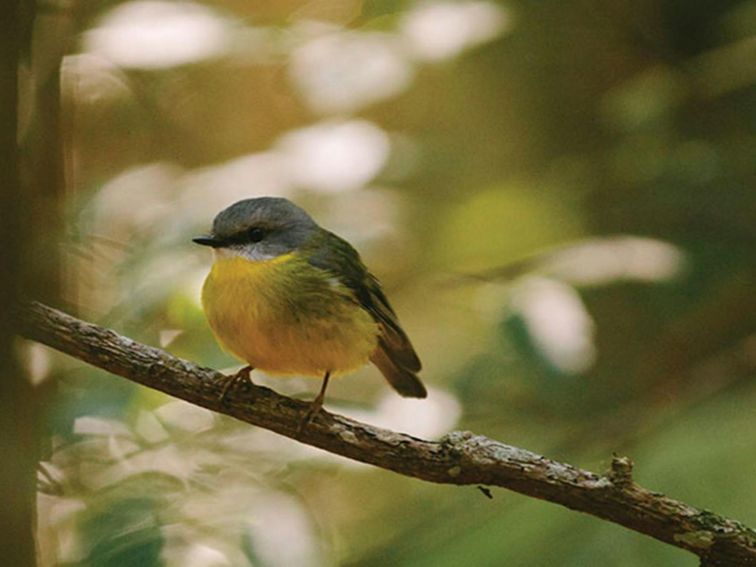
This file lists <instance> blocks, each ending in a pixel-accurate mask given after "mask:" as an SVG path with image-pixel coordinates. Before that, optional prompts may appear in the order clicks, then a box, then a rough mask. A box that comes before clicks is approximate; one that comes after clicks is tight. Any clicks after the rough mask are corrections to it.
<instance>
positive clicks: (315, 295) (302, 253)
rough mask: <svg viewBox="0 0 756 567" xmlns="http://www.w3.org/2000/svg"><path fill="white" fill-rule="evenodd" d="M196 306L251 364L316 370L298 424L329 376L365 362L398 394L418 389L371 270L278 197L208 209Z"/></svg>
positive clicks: (413, 361) (414, 360)
mask: <svg viewBox="0 0 756 567" xmlns="http://www.w3.org/2000/svg"><path fill="white" fill-rule="evenodd" d="M193 241H194V242H195V243H197V244H200V245H203V246H209V247H211V248H212V249H213V253H214V254H213V256H214V262H213V264H212V267H211V269H210V273H209V274H208V276H207V278H206V279H205V282H204V284H203V287H202V307H203V310H204V312H205V315H206V318H207V321H208V323H209V326H210V328H211V330H212V332H213V335H214V336H215V339H216V340H217V342H218V343H219V345H220V346H221V347H222V348H223V349H224V350H225V351H227V352H228V353H230V354H231V355H232V356H234V357H235V358H237V359H239V360H240V361H242V362H244V363H246V365H247V366H245V367H244V368H242V369H241V370H240V371H239V372H238V373H236V374H234V375H231V376H228V377H227V380H226V384H225V385H224V388H223V391H222V394H221V401H224V400H225V397H226V394H227V393H228V390H229V388H230V387H232V386H233V385H234V384H237V383H239V382H240V381H246V380H250V373H251V372H252V370H255V369H259V370H262V371H264V372H265V373H266V374H270V375H274V376H275V375H279V376H287V375H288V376H291V375H300V376H312V377H318V378H321V379H322V383H321V388H320V392H319V393H318V395H317V397H316V398H315V399H314V400H313V401H312V403H311V405H310V409H309V411H308V412H307V414H306V416H305V420H304V421H303V425H305V424H306V423H308V422H309V421H310V420H311V419H312V418H313V416H314V415H316V414H317V413H318V412H319V411H320V410H321V408H322V406H323V401H324V399H325V393H326V389H327V387H328V383H329V379H330V378H331V377H333V376H338V375H344V374H348V373H350V372H352V371H355V370H357V369H358V368H360V367H362V366H364V365H366V364H367V363H368V362H371V363H372V364H374V365H375V366H376V367H377V368H378V370H380V372H381V373H382V374H383V376H384V377H385V379H386V380H387V381H388V383H389V384H390V385H391V386H392V387H393V388H394V390H396V391H397V392H398V393H399V394H400V395H401V396H404V397H409V398H425V397H426V396H427V390H426V388H425V386H424V385H423V383H422V382H421V380H420V378H419V377H418V375H417V374H418V372H419V371H420V370H421V366H422V365H421V362H420V358H419V357H418V355H417V353H416V351H415V349H414V347H413V346H412V343H411V342H410V339H409V337H408V336H407V334H406V333H405V331H404V330H403V329H402V326H401V325H400V323H399V319H398V317H397V315H396V312H395V311H394V309H393V308H392V307H391V304H390V303H389V300H388V298H387V297H386V294H385V293H384V291H383V289H382V287H381V284H380V283H379V281H378V279H377V278H376V277H375V276H374V275H373V274H372V273H371V272H370V271H369V270H368V269H367V267H366V266H365V265H364V264H363V262H362V260H361V259H360V256H359V254H358V252H357V251H356V250H355V249H354V248H353V247H352V245H351V244H349V243H348V242H347V241H346V240H344V239H343V238H341V237H339V236H337V235H336V234H334V233H332V232H330V231H328V230H326V229H324V228H322V227H320V226H319V225H318V224H317V223H316V222H315V220H313V218H312V217H311V216H310V215H309V214H308V213H307V212H306V211H304V210H303V209H302V208H300V207H299V206H297V205H295V204H294V203H292V202H291V201H289V200H288V199H285V198H281V197H257V198H251V199H244V200H241V201H238V202H236V203H234V204H232V205H231V206H229V207H227V208H225V209H223V210H222V211H221V212H220V213H218V214H217V216H216V217H215V219H214V220H213V223H212V230H211V232H210V234H207V235H203V236H198V237H195V238H193Z"/></svg>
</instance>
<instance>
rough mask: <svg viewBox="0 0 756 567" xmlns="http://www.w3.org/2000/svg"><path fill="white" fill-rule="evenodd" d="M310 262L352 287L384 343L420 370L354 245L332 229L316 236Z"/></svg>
mask: <svg viewBox="0 0 756 567" xmlns="http://www.w3.org/2000/svg"><path fill="white" fill-rule="evenodd" d="M309 262H310V264H311V265H313V266H315V267H317V268H320V269H322V270H325V271H327V272H329V273H330V274H331V275H332V276H334V277H336V278H338V279H339V281H341V282H342V283H343V284H344V285H345V286H346V287H348V288H349V289H350V290H352V292H353V293H354V295H355V298H356V299H357V301H359V303H360V305H362V307H364V308H365V309H366V310H367V311H368V312H369V313H370V314H371V315H372V316H373V319H375V321H376V322H377V323H378V324H379V325H380V327H381V331H382V333H381V346H383V348H384V349H385V350H386V352H387V354H388V355H389V356H390V357H391V359H393V360H394V362H396V363H398V364H400V365H401V366H402V367H404V368H406V369H407V370H410V371H412V372H417V371H419V370H420V368H421V363H420V359H419V358H418V356H417V353H415V349H414V348H413V347H412V343H410V340H409V338H408V337H407V334H406V333H405V332H404V330H403V329H402V327H401V325H399V320H398V318H397V316H396V313H395V312H394V310H393V308H392V307H391V304H390V303H389V301H388V299H387V298H386V294H384V293H383V290H382V289H381V284H380V283H379V282H378V280H377V279H376V278H375V276H373V274H371V273H370V272H369V271H368V269H367V268H366V267H365V265H364V264H363V263H362V260H360V256H359V254H358V253H357V251H356V250H355V249H354V248H352V246H351V244H349V243H348V242H347V241H346V240H344V239H342V238H340V237H338V236H336V235H335V234H333V233H331V232H328V231H323V232H322V233H321V234H320V235H318V237H316V246H315V247H314V250H313V251H312V253H311V254H310V257H309Z"/></svg>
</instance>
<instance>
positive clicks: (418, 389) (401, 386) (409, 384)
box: [370, 345, 428, 398]
mask: <svg viewBox="0 0 756 567" xmlns="http://www.w3.org/2000/svg"><path fill="white" fill-rule="evenodd" d="M370 361H371V362H372V363H373V364H375V365H376V366H377V367H378V370H380V371H381V373H382V374H383V376H384V377H385V378H386V380H388V382H389V384H391V386H392V387H393V388H394V390H396V391H397V392H399V394H400V395H401V396H404V397H405V398H425V397H427V396H428V391H427V390H426V389H425V386H423V383H422V382H421V381H420V378H418V377H417V375H416V374H415V373H414V372H412V371H410V370H407V369H406V368H404V367H403V366H402V365H401V364H398V363H396V362H395V361H394V360H393V359H392V358H391V356H390V355H389V354H388V353H387V352H386V350H385V349H384V348H383V346H382V345H379V346H378V348H377V349H375V352H374V353H373V355H372V356H371V357H370Z"/></svg>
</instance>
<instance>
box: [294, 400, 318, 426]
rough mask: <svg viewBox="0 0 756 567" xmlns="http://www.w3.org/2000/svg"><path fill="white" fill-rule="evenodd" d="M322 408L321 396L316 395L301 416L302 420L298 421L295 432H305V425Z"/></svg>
mask: <svg viewBox="0 0 756 567" xmlns="http://www.w3.org/2000/svg"><path fill="white" fill-rule="evenodd" d="M321 409H323V398H321V397H320V396H318V397H317V398H315V399H314V400H313V401H312V403H311V404H310V408H309V409H308V410H307V413H306V414H305V416H304V417H303V418H302V421H301V422H300V423H299V429H298V430H297V432H298V433H299V434H300V435H301V434H302V433H304V432H305V429H307V426H308V425H309V424H310V422H311V421H312V420H313V418H314V417H315V416H316V415H318V413H320V410H321Z"/></svg>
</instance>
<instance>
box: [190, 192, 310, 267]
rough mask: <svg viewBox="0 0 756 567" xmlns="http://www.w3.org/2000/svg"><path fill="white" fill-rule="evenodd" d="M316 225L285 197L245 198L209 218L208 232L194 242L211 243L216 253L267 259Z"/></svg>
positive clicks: (302, 239) (293, 245) (288, 249)
mask: <svg viewBox="0 0 756 567" xmlns="http://www.w3.org/2000/svg"><path fill="white" fill-rule="evenodd" d="M317 231H318V225H317V224H316V223H315V221H314V220H312V218H311V217H310V215H308V214H307V213H306V212H305V211H304V210H302V209H300V208H299V207H297V206H296V205H295V204H294V203H292V202H291V201H289V200H287V199H282V198H278V197H259V198H256V199H245V200H243V201H239V202H237V203H234V204H233V205H231V206H230V207H228V208H226V209H223V210H222V211H221V212H220V213H218V215H217V216H216V217H215V220H214V221H213V230H212V233H211V234H210V235H208V236H198V237H197V238H194V239H193V240H194V242H196V243H197V244H202V245H204V246H211V247H212V248H213V249H215V251H216V253H217V254H218V255H219V256H242V257H244V258H247V259H249V260H270V259H271V258H275V257H276V256H280V255H282V254H286V253H287V252H291V251H292V250H295V249H296V248H298V247H299V246H301V245H302V244H304V243H305V242H306V241H307V240H308V239H309V238H310V237H311V236H312V235H313V234H314V233H315V232H317Z"/></svg>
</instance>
